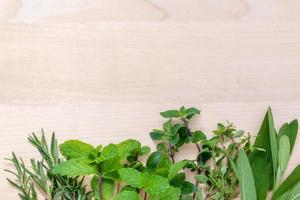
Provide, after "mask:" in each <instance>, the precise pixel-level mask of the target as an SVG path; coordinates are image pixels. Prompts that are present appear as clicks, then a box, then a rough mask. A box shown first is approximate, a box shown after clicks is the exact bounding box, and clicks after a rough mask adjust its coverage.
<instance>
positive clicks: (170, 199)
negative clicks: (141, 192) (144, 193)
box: [149, 186, 181, 200]
mask: <svg viewBox="0 0 300 200" xmlns="http://www.w3.org/2000/svg"><path fill="white" fill-rule="evenodd" d="M180 193H181V191H180V189H179V188H175V187H172V186H171V187H169V188H168V189H167V190H166V191H164V192H162V193H160V194H156V195H150V196H149V200H179V197H180Z"/></svg>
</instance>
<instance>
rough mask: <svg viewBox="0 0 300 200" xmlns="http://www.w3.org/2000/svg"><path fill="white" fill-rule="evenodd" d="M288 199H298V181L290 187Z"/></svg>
mask: <svg viewBox="0 0 300 200" xmlns="http://www.w3.org/2000/svg"><path fill="white" fill-rule="evenodd" d="M288 199H289V200H300V181H299V182H298V183H297V184H296V185H295V186H294V188H293V189H291V192H290V193H289V198H288Z"/></svg>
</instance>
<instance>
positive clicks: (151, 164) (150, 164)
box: [146, 151, 161, 169]
mask: <svg viewBox="0 0 300 200" xmlns="http://www.w3.org/2000/svg"><path fill="white" fill-rule="evenodd" d="M160 159H161V153H160V152H159V151H155V152H153V153H152V154H151V155H150V156H149V157H148V160H147V163H146V167H147V168H149V169H154V168H155V167H156V166H157V165H158V164H159V162H160Z"/></svg>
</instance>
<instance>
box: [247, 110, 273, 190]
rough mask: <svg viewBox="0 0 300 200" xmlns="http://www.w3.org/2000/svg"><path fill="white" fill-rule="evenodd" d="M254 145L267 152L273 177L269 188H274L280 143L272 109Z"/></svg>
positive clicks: (267, 114) (268, 112)
mask: <svg viewBox="0 0 300 200" xmlns="http://www.w3.org/2000/svg"><path fill="white" fill-rule="evenodd" d="M254 145H255V146H256V147H259V148H262V149H265V150H266V156H267V158H268V162H269V163H270V164H268V166H269V170H268V171H269V173H270V174H271V175H272V177H270V182H269V184H270V185H269V188H272V187H273V185H274V181H275V178H276V170H277V164H278V162H277V159H278V143H277V136H276V131H275V128H274V122H273V116H272V111H271V108H269V109H268V111H267V113H266V115H265V118H264V120H263V122H262V125H261V127H260V130H259V132H258V134H257V137H256V140H255V144H254ZM250 157H252V156H250Z"/></svg>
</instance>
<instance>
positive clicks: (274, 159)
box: [268, 107, 278, 179]
mask: <svg viewBox="0 0 300 200" xmlns="http://www.w3.org/2000/svg"><path fill="white" fill-rule="evenodd" d="M268 122H269V134H270V144H271V154H272V163H273V174H274V179H275V177H276V169H277V164H278V161H277V160H278V143H277V136H276V131H275V127H274V120H273V115H272V111H271V108H270V107H269V109H268Z"/></svg>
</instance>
